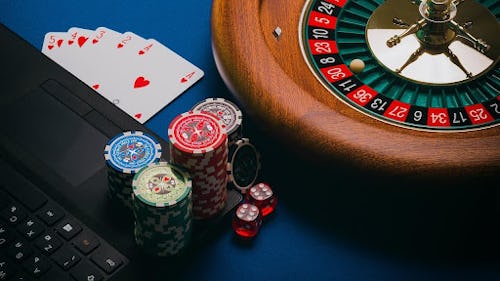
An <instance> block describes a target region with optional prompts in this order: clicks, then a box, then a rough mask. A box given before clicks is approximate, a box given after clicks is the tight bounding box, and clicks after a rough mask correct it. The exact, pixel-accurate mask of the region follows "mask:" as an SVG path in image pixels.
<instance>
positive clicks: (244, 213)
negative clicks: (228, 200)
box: [232, 203, 262, 238]
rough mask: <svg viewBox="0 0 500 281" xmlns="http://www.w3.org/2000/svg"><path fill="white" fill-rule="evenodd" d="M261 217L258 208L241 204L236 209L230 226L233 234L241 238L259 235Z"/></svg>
mask: <svg viewBox="0 0 500 281" xmlns="http://www.w3.org/2000/svg"><path fill="white" fill-rule="evenodd" d="M261 224H262V216H261V214H260V211H259V208H257V206H255V205H253V204H249V203H243V204H241V205H240V206H238V208H237V209H236V214H235V216H234V218H233V222H232V226H233V230H234V232H235V233H236V234H237V235H238V236H240V237H242V238H252V237H254V236H255V235H257V233H259V229H260V226H261Z"/></svg>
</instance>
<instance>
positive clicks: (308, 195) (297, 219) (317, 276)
mask: <svg viewBox="0 0 500 281" xmlns="http://www.w3.org/2000/svg"><path fill="white" fill-rule="evenodd" d="M226 1H244V0H226ZM267 1H272V0H267ZM211 4H212V2H211V1H208V0H197V1H195V0H183V1H153V0H145V1H129V0H121V1H116V0H112V1H107V0H103V1H96V0H87V1H74V0H64V1H56V0H45V1H34V0H0V22H2V23H4V24H5V25H7V26H8V27H10V28H11V29H13V30H14V31H15V32H17V33H18V34H19V35H21V36H22V37H23V38H25V39H26V40H27V41H29V42H30V43H31V44H33V45H34V46H36V47H37V48H38V49H40V48H41V46H42V42H43V38H44V35H45V33H47V32H50V31H66V30H68V29H69V28H70V27H81V28H87V29H95V28H97V27H100V26H105V27H108V28H111V29H114V30H116V31H119V32H126V31H132V32H134V33H136V34H138V35H140V36H142V37H144V38H154V39H156V40H158V41H159V42H161V43H163V44H164V45H166V46H167V47H169V48H170V49H172V50H174V51H175V52H177V53H178V54H179V55H181V56H183V57H184V58H186V59H187V60H189V61H190V62H192V63H193V64H195V65H196V66H198V67H200V68H201V69H202V70H203V71H204V72H205V76H204V77H203V78H202V80H200V81H199V82H198V83H196V84H195V85H194V86H193V87H192V88H190V89H189V90H188V91H186V92H185V93H184V94H182V95H181V96H180V97H179V98H178V99H176V100H175V101H174V102H173V103H171V104H170V105H168V106H167V107H166V108H164V109H163V110H162V111H161V112H160V113H159V114H157V115H156V116H154V117H153V118H152V119H151V120H150V121H148V122H147V123H146V126H147V127H148V128H150V129H152V130H153V131H155V132H156V133H157V134H159V135H160V136H161V137H163V138H165V139H167V127H168V124H169V122H170V120H172V118H174V117H175V116H176V115H178V114H179V113H182V112H185V111H187V110H189V109H190V108H191V107H192V106H193V105H194V104H195V103H196V102H198V101H200V100H202V99H204V98H207V97H226V98H229V99H232V98H233V97H232V96H231V94H230V93H229V91H228V90H227V88H226V87H225V85H224V83H223V81H222V80H221V78H220V76H219V73H218V71H217V68H216V66H215V63H214V59H213V55H212V50H211V44H210V16H211ZM242 32H244V27H242ZM1 44H3V42H1ZM0 48H1V47H0ZM248 126H249V127H248V128H247V129H248V131H249V132H250V131H252V132H253V131H256V132H259V130H258V128H257V127H258V126H256V125H255V124H253V123H252V122H251V120H249V121H248ZM259 126H264V127H265V124H261V125H259ZM250 137H251V138H252V137H253V136H250ZM259 137H260V138H262V135H259V136H255V138H259ZM262 144H263V145H265V146H266V147H265V148H263V150H264V152H265V153H263V155H262V156H263V160H265V159H267V161H268V165H267V166H266V165H264V166H263V169H266V172H265V173H264V174H265V175H268V178H266V180H268V181H270V182H271V183H276V184H278V185H277V186H276V189H277V194H278V198H279V203H278V208H277V210H276V213H275V214H274V215H273V216H272V217H271V218H269V219H268V220H266V221H265V223H264V225H263V227H262V229H261V232H260V233H259V235H258V236H257V238H256V239H254V240H253V241H251V242H250V243H241V242H240V241H238V240H236V239H235V238H234V236H233V234H232V231H231V226H230V225H229V224H225V225H222V226H221V230H220V231H219V232H218V234H217V235H216V236H215V237H214V238H212V239H211V240H210V242H209V243H207V244H206V245H205V246H204V247H200V248H199V249H198V250H197V251H196V252H195V253H193V255H192V257H191V258H190V260H189V261H188V262H187V264H185V266H183V267H182V268H180V269H179V272H177V273H176V275H178V277H179V278H180V279H184V280H216V279H217V280H339V281H340V280H500V270H499V268H500V265H499V264H498V259H494V258H493V259H491V258H490V257H487V258H482V257H478V258H477V259H476V258H475V257H474V255H475V252H474V251H471V252H470V253H469V252H466V250H463V251H462V250H461V249H460V246H461V244H460V243H462V241H468V240H467V239H462V238H460V237H459V238H457V237H450V238H451V240H453V239H454V240H456V241H458V242H456V244H453V243H451V244H450V245H446V247H443V249H442V250H438V251H437V253H436V252H433V253H429V255H426V254H425V252H424V253H420V252H418V251H416V250H415V248H418V247H420V246H416V247H411V246H408V244H412V243H413V242H415V241H417V242H415V243H416V244H417V245H420V244H419V243H421V245H424V246H423V247H425V245H427V244H428V243H427V242H426V241H432V242H435V243H436V245H442V244H441V240H440V239H433V237H434V236H432V235H431V234H429V233H427V232H423V233H422V234H418V235H415V236H412V235H411V234H410V235H409V236H408V237H406V238H405V237H403V238H401V237H399V236H400V235H403V236H404V235H408V232H412V231H411V230H408V229H405V230H401V229H400V228H399V227H400V222H401V223H402V224H403V227H406V228H411V227H412V224H410V223H408V222H407V221H406V220H405V218H401V217H399V216H397V215H394V216H393V217H391V218H388V219H381V222H382V223H381V224H379V221H378V219H380V217H382V216H386V215H389V216H391V215H393V214H397V213H398V210H397V207H398V206H399V207H401V208H404V206H401V205H402V204H399V205H397V206H396V207H388V206H387V205H386V204H387V203H388V202H392V201H390V200H389V199H387V198H386V201H384V202H381V203H380V204H375V203H374V202H372V201H371V200H370V197H371V196H372V195H373V194H374V193H370V192H369V191H368V192H367V191H366V190H365V189H361V188H360V189H355V190H354V191H352V192H351V193H349V194H347V195H345V199H340V198H338V196H340V195H341V194H343V193H342V192H333V193H332V194H328V195H322V192H321V188H317V187H318V186H317V185H321V183H322V182H332V181H334V182H337V184H336V186H337V187H342V186H343V185H349V184H350V182H351V180H350V179H348V178H347V179H346V178H344V179H341V178H339V176H341V175H340V174H341V172H336V173H334V174H333V175H331V176H332V177H333V178H329V177H327V176H325V178H323V179H321V178H320V179H315V181H313V182H311V183H310V185H308V184H307V183H308V180H307V179H306V180H304V179H300V178H301V175H300V174H293V175H289V174H287V172H286V171H283V170H280V169H281V168H279V167H276V166H272V165H275V164H276V165H280V164H281V163H282V162H281V160H280V159H277V158H275V157H278V156H277V155H279V152H283V151H282V150H281V149H280V148H279V147H277V146H279V141H276V140H273V141H269V142H262ZM274 153H276V154H274ZM283 153H285V154H286V153H287V152H283ZM288 157H289V159H287V161H288V160H290V161H294V160H295V158H294V157H293V156H290V155H289V156H288ZM297 161H300V160H297ZM275 169H276V170H275ZM334 170H338V169H336V168H334ZM299 171H300V170H299ZM313 174H314V173H313ZM310 175H311V174H307V176H310ZM287 176H293V177H297V178H299V179H298V180H297V181H294V180H290V179H288V180H283V178H280V177H287ZM323 176H324V175H323ZM353 181H354V183H359V182H358V181H356V180H353ZM294 182H297V186H294ZM345 182H347V184H346V183H345ZM354 183H353V185H354ZM279 184H281V185H279ZM284 185H287V186H284ZM387 192H389V191H387ZM299 193H302V194H299ZM297 194H298V195H297ZM387 194H388V193H387ZM322 196H332V198H333V199H332V200H328V199H327V198H322V199H320V200H318V202H315V201H316V199H315V198H318V197H322ZM335 196H337V197H335ZM395 196H399V197H401V198H405V196H406V195H404V194H401V193H400V194H399V195H395ZM438 196H439V195H438ZM385 197H387V196H385ZM458 197H459V196H458ZM465 197H466V196H464V197H463V198H462V197H460V199H462V200H463V201H466V202H476V203H477V202H485V201H484V200H485V199H482V198H476V199H477V200H474V201H472V199H468V198H465ZM356 198H361V199H360V200H359V201H358V200H356ZM346 200H353V201H355V202H352V203H349V204H346V203H345V201H346ZM467 200H471V201H467ZM487 202H489V201H487ZM418 205H419V204H415V206H418ZM346 206H347V207H346ZM349 206H350V207H349ZM378 207H380V209H378ZM363 208H364V209H363ZM419 211H421V210H416V211H415V213H418V212H419ZM330 212H331V213H332V215H331V216H330V215H328V213H330ZM372 212H375V213H376V215H373V216H371V217H370V213H372ZM406 212H407V213H412V214H413V215H414V216H413V217H412V218H413V219H414V218H418V215H417V214H414V213H413V212H410V211H408V209H406ZM481 212H482V211H478V214H481ZM366 216H368V217H366ZM446 216H447V215H441V217H440V218H446ZM471 216H472V215H471ZM431 217H432V216H431ZM466 220H467V222H472V221H475V218H474V217H468V218H466ZM439 222H440V221H439V219H436V221H433V225H434V226H435V228H434V230H435V229H436V228H439ZM417 223H420V224H421V225H422V227H423V228H425V227H426V224H425V219H422V220H421V221H418V222H417ZM473 224H474V223H473ZM476 226H482V224H481V223H477V225H476ZM388 229H390V230H388ZM442 229H444V227H443V228H442ZM458 229H460V228H458ZM480 229H483V230H484V229H486V230H487V229H489V228H481V227H480ZM406 230H408V231H406ZM434 230H433V231H434ZM444 231H446V230H444ZM370 237H374V240H373V241H371V240H370ZM418 237H425V239H427V240H425V241H424V242H418ZM497 239H500V237H497ZM443 240H447V239H443ZM480 246H484V245H483V244H481V245H480ZM457 248H458V249H457ZM465 248H467V249H469V248H474V245H472V246H470V247H465ZM406 249H408V250H406ZM412 250H415V252H418V254H412V253H409V254H408V251H410V252H411V251H412ZM469 250H470V249H469ZM464 251H465V252H466V253H465V254H464V253H463V252H464ZM443 253H444V254H443ZM461 255H463V256H464V258H457V256H461ZM497 255H500V252H497Z"/></svg>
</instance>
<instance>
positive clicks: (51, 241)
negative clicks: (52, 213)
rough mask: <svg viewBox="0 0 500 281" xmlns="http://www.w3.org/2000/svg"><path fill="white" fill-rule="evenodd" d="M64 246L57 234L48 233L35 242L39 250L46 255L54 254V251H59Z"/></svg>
mask: <svg viewBox="0 0 500 281" xmlns="http://www.w3.org/2000/svg"><path fill="white" fill-rule="evenodd" d="M62 244H63V242H62V241H61V239H60V238H59V237H57V236H56V235H55V233H46V234H45V235H43V236H41V237H39V238H38V239H37V240H36V241H35V245H36V246H37V248H38V249H40V251H42V253H44V254H46V255H50V254H52V253H53V252H54V251H56V250H57V249H59V247H61V245H62Z"/></svg>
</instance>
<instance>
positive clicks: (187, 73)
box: [120, 39, 204, 122]
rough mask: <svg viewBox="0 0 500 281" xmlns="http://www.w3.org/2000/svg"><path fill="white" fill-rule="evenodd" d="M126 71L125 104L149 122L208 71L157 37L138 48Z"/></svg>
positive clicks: (131, 111)
mask: <svg viewBox="0 0 500 281" xmlns="http://www.w3.org/2000/svg"><path fill="white" fill-rule="evenodd" d="M130 61H131V62H132V63H133V65H132V67H131V68H129V69H127V70H128V71H126V73H124V74H123V79H122V81H123V84H122V85H120V89H122V90H123V93H126V95H125V96H121V101H120V104H121V108H122V109H123V110H124V111H126V112H127V113H129V114H130V115H131V116H133V117H134V118H136V120H138V121H139V122H145V120H148V119H149V118H151V117H152V116H153V115H154V114H156V113H157V112H158V111H160V110H161V109H162V108H163V107H165V106H166V105H167V104H169V103H170V102H171V101H173V100H174V99H175V98H176V97H178V96H179V95H180V94H182V93H183V92H184V91H186V90H187V89H188V88H189V87H191V86H192V85H193V84H194V83H195V82H196V81H198V80H199V79H201V78H202V77H203V75H204V73H203V71H202V70H201V69H199V68H198V67H196V66H195V65H193V64H192V63H190V62H189V61H187V60H186V59H184V58H182V57H181V56H179V55H178V54H176V53H175V52H173V51H172V50H170V49H169V48H167V47H166V46H164V45H162V44H161V43H159V42H158V41H156V40H154V39H149V40H147V41H146V42H145V43H144V44H143V45H141V46H140V47H138V48H135V49H134V50H133V52H132V57H131V58H130Z"/></svg>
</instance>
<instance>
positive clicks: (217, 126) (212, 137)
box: [168, 111, 229, 219]
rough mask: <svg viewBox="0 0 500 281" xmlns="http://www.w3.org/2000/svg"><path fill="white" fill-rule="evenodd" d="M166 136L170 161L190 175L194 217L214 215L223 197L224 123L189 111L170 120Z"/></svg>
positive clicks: (205, 114)
mask: <svg viewBox="0 0 500 281" xmlns="http://www.w3.org/2000/svg"><path fill="white" fill-rule="evenodd" d="M168 136H169V140H170V156H171V161H172V162H173V163H175V164H178V165H181V166H183V167H184V168H186V169H187V170H188V171H189V174H190V175H191V178H192V183H193V195H192V196H193V217H194V218H195V219H207V218H210V217H212V216H214V215H216V214H217V213H219V212H220V211H221V210H222V209H223V207H224V205H225V199H226V190H227V172H226V167H227V161H228V154H229V150H228V139H227V132H226V125H224V123H223V122H222V121H221V120H220V119H219V118H218V117H217V116H214V115H212V114H210V113H206V112H202V111H189V112H186V113H183V114H181V115H179V116H177V117H176V118H174V120H172V122H171V123H170V125H169V129H168Z"/></svg>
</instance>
